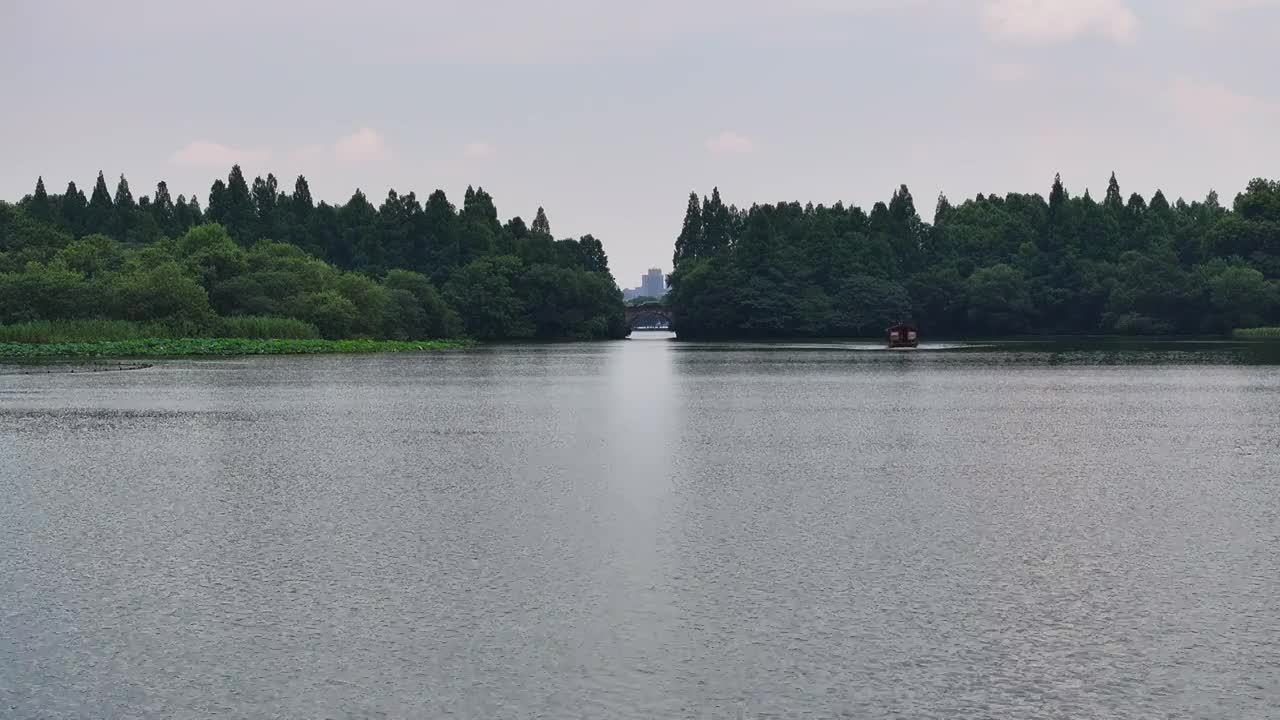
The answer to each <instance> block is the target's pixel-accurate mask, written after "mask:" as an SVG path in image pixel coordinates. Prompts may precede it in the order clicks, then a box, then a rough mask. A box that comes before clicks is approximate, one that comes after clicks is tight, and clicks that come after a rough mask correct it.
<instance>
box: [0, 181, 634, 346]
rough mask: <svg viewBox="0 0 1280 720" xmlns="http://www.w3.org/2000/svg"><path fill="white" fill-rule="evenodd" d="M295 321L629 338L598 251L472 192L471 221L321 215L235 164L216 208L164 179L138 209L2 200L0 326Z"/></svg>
mask: <svg viewBox="0 0 1280 720" xmlns="http://www.w3.org/2000/svg"><path fill="white" fill-rule="evenodd" d="M242 316H253V317H272V318H291V319H296V320H299V321H303V322H305V323H310V324H311V325H313V326H315V327H316V328H317V329H318V331H319V333H320V334H322V335H323V336H324V337H327V338H333V339H338V338H349V337H374V338H390V339H427V338H437V337H456V336H461V335H464V334H465V335H470V336H472V337H476V338H480V339H499V338H607V337H622V336H625V335H626V333H627V327H626V323H625V320H624V315H623V304H622V294H621V292H620V291H619V290H618V288H617V285H616V284H615V282H614V280H613V277H612V275H611V274H610V272H609V264H608V258H607V257H606V255H605V252H604V248H603V246H602V245H601V243H600V241H599V240H596V239H595V238H594V237H592V236H590V235H587V236H584V237H581V238H578V239H562V240H556V239H554V237H553V236H552V234H551V226H550V223H549V222H548V220H547V216H546V213H545V212H544V211H543V210H542V208H539V209H538V212H537V216H536V217H535V219H534V221H533V223H532V224H531V225H526V224H525V222H524V221H523V220H521V219H520V218H519V217H516V218H513V219H512V220H510V221H508V222H507V223H505V224H504V223H501V222H500V221H499V220H498V212H497V209H496V207H495V206H494V203H493V199H492V198H491V197H490V196H489V195H488V193H486V192H485V191H484V190H483V189H472V188H467V192H466V196H465V198H464V201H463V205H462V208H461V209H460V210H459V209H458V208H456V207H455V206H454V205H452V204H451V203H450V202H449V200H448V198H447V197H446V196H445V194H444V192H442V191H440V190H437V191H435V192H434V193H432V194H431V195H430V196H429V197H428V198H427V200H426V202H425V203H421V202H419V201H418V199H417V197H416V196H415V195H414V194H413V193H408V194H405V195H399V194H397V193H396V191H394V190H392V191H390V192H389V193H388V194H387V197H386V199H385V200H384V201H383V202H382V204H381V205H380V206H377V207H375V206H374V205H373V204H371V203H370V202H369V201H368V199H367V198H366V197H365V196H364V194H363V193H361V192H360V191H359V190H357V191H356V192H355V194H354V195H352V197H351V199H350V200H348V201H347V202H346V203H344V204H341V205H330V204H328V203H325V202H319V203H317V202H315V201H314V200H313V199H312V197H311V192H310V189H309V187H308V185H307V181H306V179H305V178H303V177H299V178H298V179H297V181H296V182H295V184H294V187H293V192H292V193H286V192H283V191H281V190H280V189H279V187H278V185H277V181H276V179H275V177H274V176H273V175H268V176H267V177H266V178H265V179H263V178H261V177H259V178H255V179H254V181H253V183H252V185H250V184H249V183H248V182H246V180H245V178H244V175H243V174H242V172H241V170H240V168H239V167H238V166H237V167H233V168H232V169H231V173H230V175H229V176H228V178H227V180H226V181H223V180H218V181H216V182H215V183H213V187H212V189H211V191H210V193H209V198H208V204H207V207H206V208H204V209H202V208H201V206H200V203H199V202H198V201H197V200H196V199H195V198H191V199H187V198H186V197H184V196H182V195H179V196H178V198H177V200H173V199H172V198H171V196H170V193H169V190H168V187H167V186H166V184H165V183H163V182H161V183H159V184H158V185H157V187H156V190H155V193H154V194H153V195H151V196H147V195H143V196H141V197H139V198H137V199H136V200H135V198H134V196H133V194H132V192H131V191H130V188H129V184H128V181H127V180H125V178H124V177H123V176H122V177H121V178H120V181H119V183H118V184H117V186H116V190H115V193H114V194H112V193H110V192H108V190H107V184H106V181H105V179H104V178H103V176H102V174H101V173H99V174H98V179H97V182H96V183H95V185H94V188H93V191H92V193H91V195H90V196H89V197H88V198H86V197H85V195H84V192H83V191H81V190H80V189H79V188H77V187H76V185H75V183H74V182H73V183H70V184H68V185H67V188H66V191H65V192H64V193H62V194H60V195H58V194H50V193H48V192H47V190H46V188H45V186H44V181H43V179H39V180H37V182H36V187H35V191H34V192H33V193H32V194H31V195H28V196H26V197H24V198H23V199H22V200H21V201H20V202H19V203H18V204H17V205H10V204H7V203H0V323H17V322H29V321H42V320H82V319H101V320H132V321H137V322H145V323H164V324H166V325H167V326H169V327H172V328H177V329H178V330H180V331H183V332H186V331H189V332H191V333H193V334H209V333H210V332H216V329H217V328H219V327H227V326H228V325H229V324H228V323H227V322H225V319H226V318H234V317H242Z"/></svg>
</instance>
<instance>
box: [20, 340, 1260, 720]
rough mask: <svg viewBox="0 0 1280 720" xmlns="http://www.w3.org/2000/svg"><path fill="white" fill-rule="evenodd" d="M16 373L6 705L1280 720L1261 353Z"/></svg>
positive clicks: (283, 363)
mask: <svg viewBox="0 0 1280 720" xmlns="http://www.w3.org/2000/svg"><path fill="white" fill-rule="evenodd" d="M669 338H670V336H669V335H666V334H662V333H637V335H636V337H634V338H633V339H632V340H629V341H627V342H618V343H601V344H585V345H544V346H509V347H490V348H483V349H477V350H475V351H469V352H464V353H454V354H444V355H426V356H406V355H388V356H368V357H304V358H253V359H243V360H218V361H172V362H162V363H159V364H157V365H156V366H155V367H153V368H150V369H146V370H140V371H134V372H126V373H98V374H92V375H87V374H74V375H72V374H46V375H6V376H3V377H0V500H2V502H0V717H16V718H28V717H41V718H43V717H53V718H58V717H194V718H202V717H210V718H211V717H227V716H230V717H274V716H279V717H351V716H355V717H365V716H379V715H383V716H389V717H424V716H425V717H434V716H442V715H447V714H452V715H454V716H457V717H482V718H504V717H510V718H523V717H536V716H544V717H556V718H572V717H580V718H625V717H645V718H648V717H699V718H700V717H804V716H812V717H840V716H843V717H859V718H861V717H894V716H900V717H948V718H950V717H974V718H979V717H1033V718H1036V717H1043V718H1051V717H1167V716H1172V717H1231V718H1236V717H1271V716H1274V715H1276V714H1277V713H1276V709H1277V707H1278V705H1280V684H1278V683H1277V680H1276V678H1275V673H1274V672H1272V669H1273V668H1274V666H1275V663H1276V659H1277V657H1278V653H1280V645H1278V644H1277V643H1280V640H1278V639H1277V635H1276V632H1275V629H1276V627H1277V625H1278V624H1280V610H1278V609H1277V605H1276V603H1275V600H1274V598H1275V597H1276V595H1277V591H1280V580H1278V578H1280V560H1278V559H1277V558H1280V499H1278V498H1280V493H1277V486H1276V482H1277V478H1280V440H1278V438H1280V427H1278V425H1280V420H1278V419H1277V418H1278V415H1277V413H1276V412H1275V408H1276V407H1277V401H1280V372H1277V370H1278V368H1277V366H1275V365H1268V364H1265V363H1266V362H1267V352H1269V351H1266V350H1263V349H1260V347H1259V346H1257V345H1248V344H1234V343H1219V344H1186V343H1159V344H1154V345H1152V344H1142V343H1138V344H1131V343H1123V344H1115V343H1093V344H1090V343H1083V344H1080V343H1075V344H1072V345H1065V344H1062V343H1018V344H1008V343H999V344H996V345H995V346H994V347H981V348H979V347H972V346H965V347H964V348H955V349H954V350H953V351H948V352H895V353H890V352H861V351H858V352H850V350H857V349H859V348H863V347H868V346H867V345H860V344H857V343H835V344H824V343H724V344H714V343H684V342H673V341H670V339H669Z"/></svg>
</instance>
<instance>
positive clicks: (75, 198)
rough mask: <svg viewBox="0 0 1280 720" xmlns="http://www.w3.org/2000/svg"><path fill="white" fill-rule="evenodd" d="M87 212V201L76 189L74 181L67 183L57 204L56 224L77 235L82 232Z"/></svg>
mask: <svg viewBox="0 0 1280 720" xmlns="http://www.w3.org/2000/svg"><path fill="white" fill-rule="evenodd" d="M88 211H89V201H88V200H86V199H85V196H84V192H83V191H81V190H80V188H78V187H76V184H75V181H72V182H69V183H67V190H66V192H64V193H63V194H62V201H61V203H59V209H58V214H59V222H58V224H59V225H60V226H61V227H62V228H64V229H65V230H67V231H68V232H70V233H72V234H73V235H79V234H81V232H82V231H83V230H84V224H85V219H86V216H87V214H88Z"/></svg>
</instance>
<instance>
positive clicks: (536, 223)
mask: <svg viewBox="0 0 1280 720" xmlns="http://www.w3.org/2000/svg"><path fill="white" fill-rule="evenodd" d="M530 230H531V231H533V232H535V233H539V234H541V235H546V236H547V237H550V236H551V221H550V220H548V219H547V211H546V210H543V209H542V208H541V207H539V208H538V214H537V215H535V216H534V218H533V226H532V227H531V228H530Z"/></svg>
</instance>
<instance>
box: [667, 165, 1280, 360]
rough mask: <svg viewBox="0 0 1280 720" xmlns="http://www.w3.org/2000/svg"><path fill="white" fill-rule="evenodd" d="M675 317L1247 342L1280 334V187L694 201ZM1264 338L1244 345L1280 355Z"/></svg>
mask: <svg viewBox="0 0 1280 720" xmlns="http://www.w3.org/2000/svg"><path fill="white" fill-rule="evenodd" d="M674 263H675V270H674V272H673V273H672V276H671V278H670V285H671V290H670V293H669V294H668V296H667V298H666V304H667V305H669V306H670V307H671V308H672V312H673V313H674V315H675V319H676V326H677V327H676V331H677V333H678V334H679V335H680V336H681V337H693V338H714V337H732V338H742V337H840V336H859V335H876V336H878V335H880V334H881V333H882V332H883V329H884V328H886V327H888V326H889V325H892V324H894V323H896V322H898V321H901V320H914V321H915V322H916V324H917V325H918V326H919V327H920V330H921V332H922V334H923V335H924V336H925V337H926V338H928V337H999V336H1011V335H1027V334H1045V335H1165V336H1173V335H1182V336H1196V335H1217V336H1219V337H1221V336H1224V335H1229V334H1231V333H1232V331H1233V330H1235V329H1237V328H1263V327H1276V326H1280V182H1276V181H1273V180H1265V179H1257V180H1253V181H1252V182H1250V183H1248V186H1247V187H1246V188H1244V190H1243V191H1241V192H1239V193H1238V194H1236V195H1235V197H1234V200H1233V201H1231V202H1230V203H1226V204H1224V203H1223V202H1221V201H1220V200H1219V197H1218V195H1217V193H1215V192H1210V193H1209V194H1208V195H1207V196H1206V197H1205V198H1203V199H1202V200H1195V201H1190V202H1188V201H1185V200H1181V199H1170V198H1167V197H1166V196H1165V194H1164V193H1163V192H1160V191H1159V190H1157V191H1156V192H1155V193H1154V194H1152V195H1149V196H1147V197H1145V198H1144V197H1143V196H1142V195H1139V194H1137V193H1134V194H1130V195H1128V196H1126V195H1124V194H1123V193H1122V192H1121V189H1120V183H1119V181H1118V180H1117V179H1116V177H1115V175H1114V174H1113V175H1112V176H1111V178H1110V181H1109V182H1108V183H1107V184H1106V189H1105V192H1103V193H1100V196H1099V197H1098V198H1097V199H1095V196H1094V195H1093V194H1091V193H1090V192H1089V191H1088V190H1086V191H1085V192H1083V193H1081V194H1076V195H1073V194H1072V193H1070V192H1068V189H1067V187H1066V184H1065V183H1063V182H1062V180H1061V179H1060V178H1055V179H1054V182H1053V184H1052V186H1051V188H1050V189H1049V193H1048V196H1047V197H1045V196H1042V195H1039V194H1025V193H1009V194H1004V195H1000V194H990V195H983V194H980V195H978V196H976V197H974V198H970V199H966V200H964V201H962V202H959V203H956V204H952V202H951V201H950V200H948V199H947V198H946V197H945V196H942V197H939V198H938V200H937V205H936V208H935V209H934V211H933V221H932V223H929V222H926V221H925V220H924V219H922V218H921V216H920V213H919V212H918V211H917V207H916V204H915V200H914V199H913V198H912V195H911V192H910V191H909V190H908V189H907V187H906V186H905V185H904V186H902V187H900V188H899V189H898V190H897V191H896V192H894V193H893V197H892V198H891V199H890V200H889V201H888V203H883V202H878V203H875V205H874V206H873V207H872V208H871V211H870V213H867V212H864V211H863V210H862V209H861V208H859V207H855V206H848V205H845V204H843V203H836V204H834V205H825V206H824V205H814V204H812V203H810V204H804V205H802V204H801V203H796V202H782V203H777V204H764V205H752V206H751V207H749V208H739V207H735V206H733V205H728V204H726V203H725V202H724V201H722V200H721V198H720V193H719V191H718V190H713V191H712V193H711V195H710V197H699V196H698V195H697V194H693V195H690V197H689V202H688V206H687V209H686V212H685V218H684V225H683V229H682V230H681V232H680V236H679V239H678V240H677V241H676V247H675V258H674ZM1274 332H1275V331H1274V330H1250V331H1247V332H1245V333H1240V334H1237V337H1267V336H1271V335H1272V333H1274Z"/></svg>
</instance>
